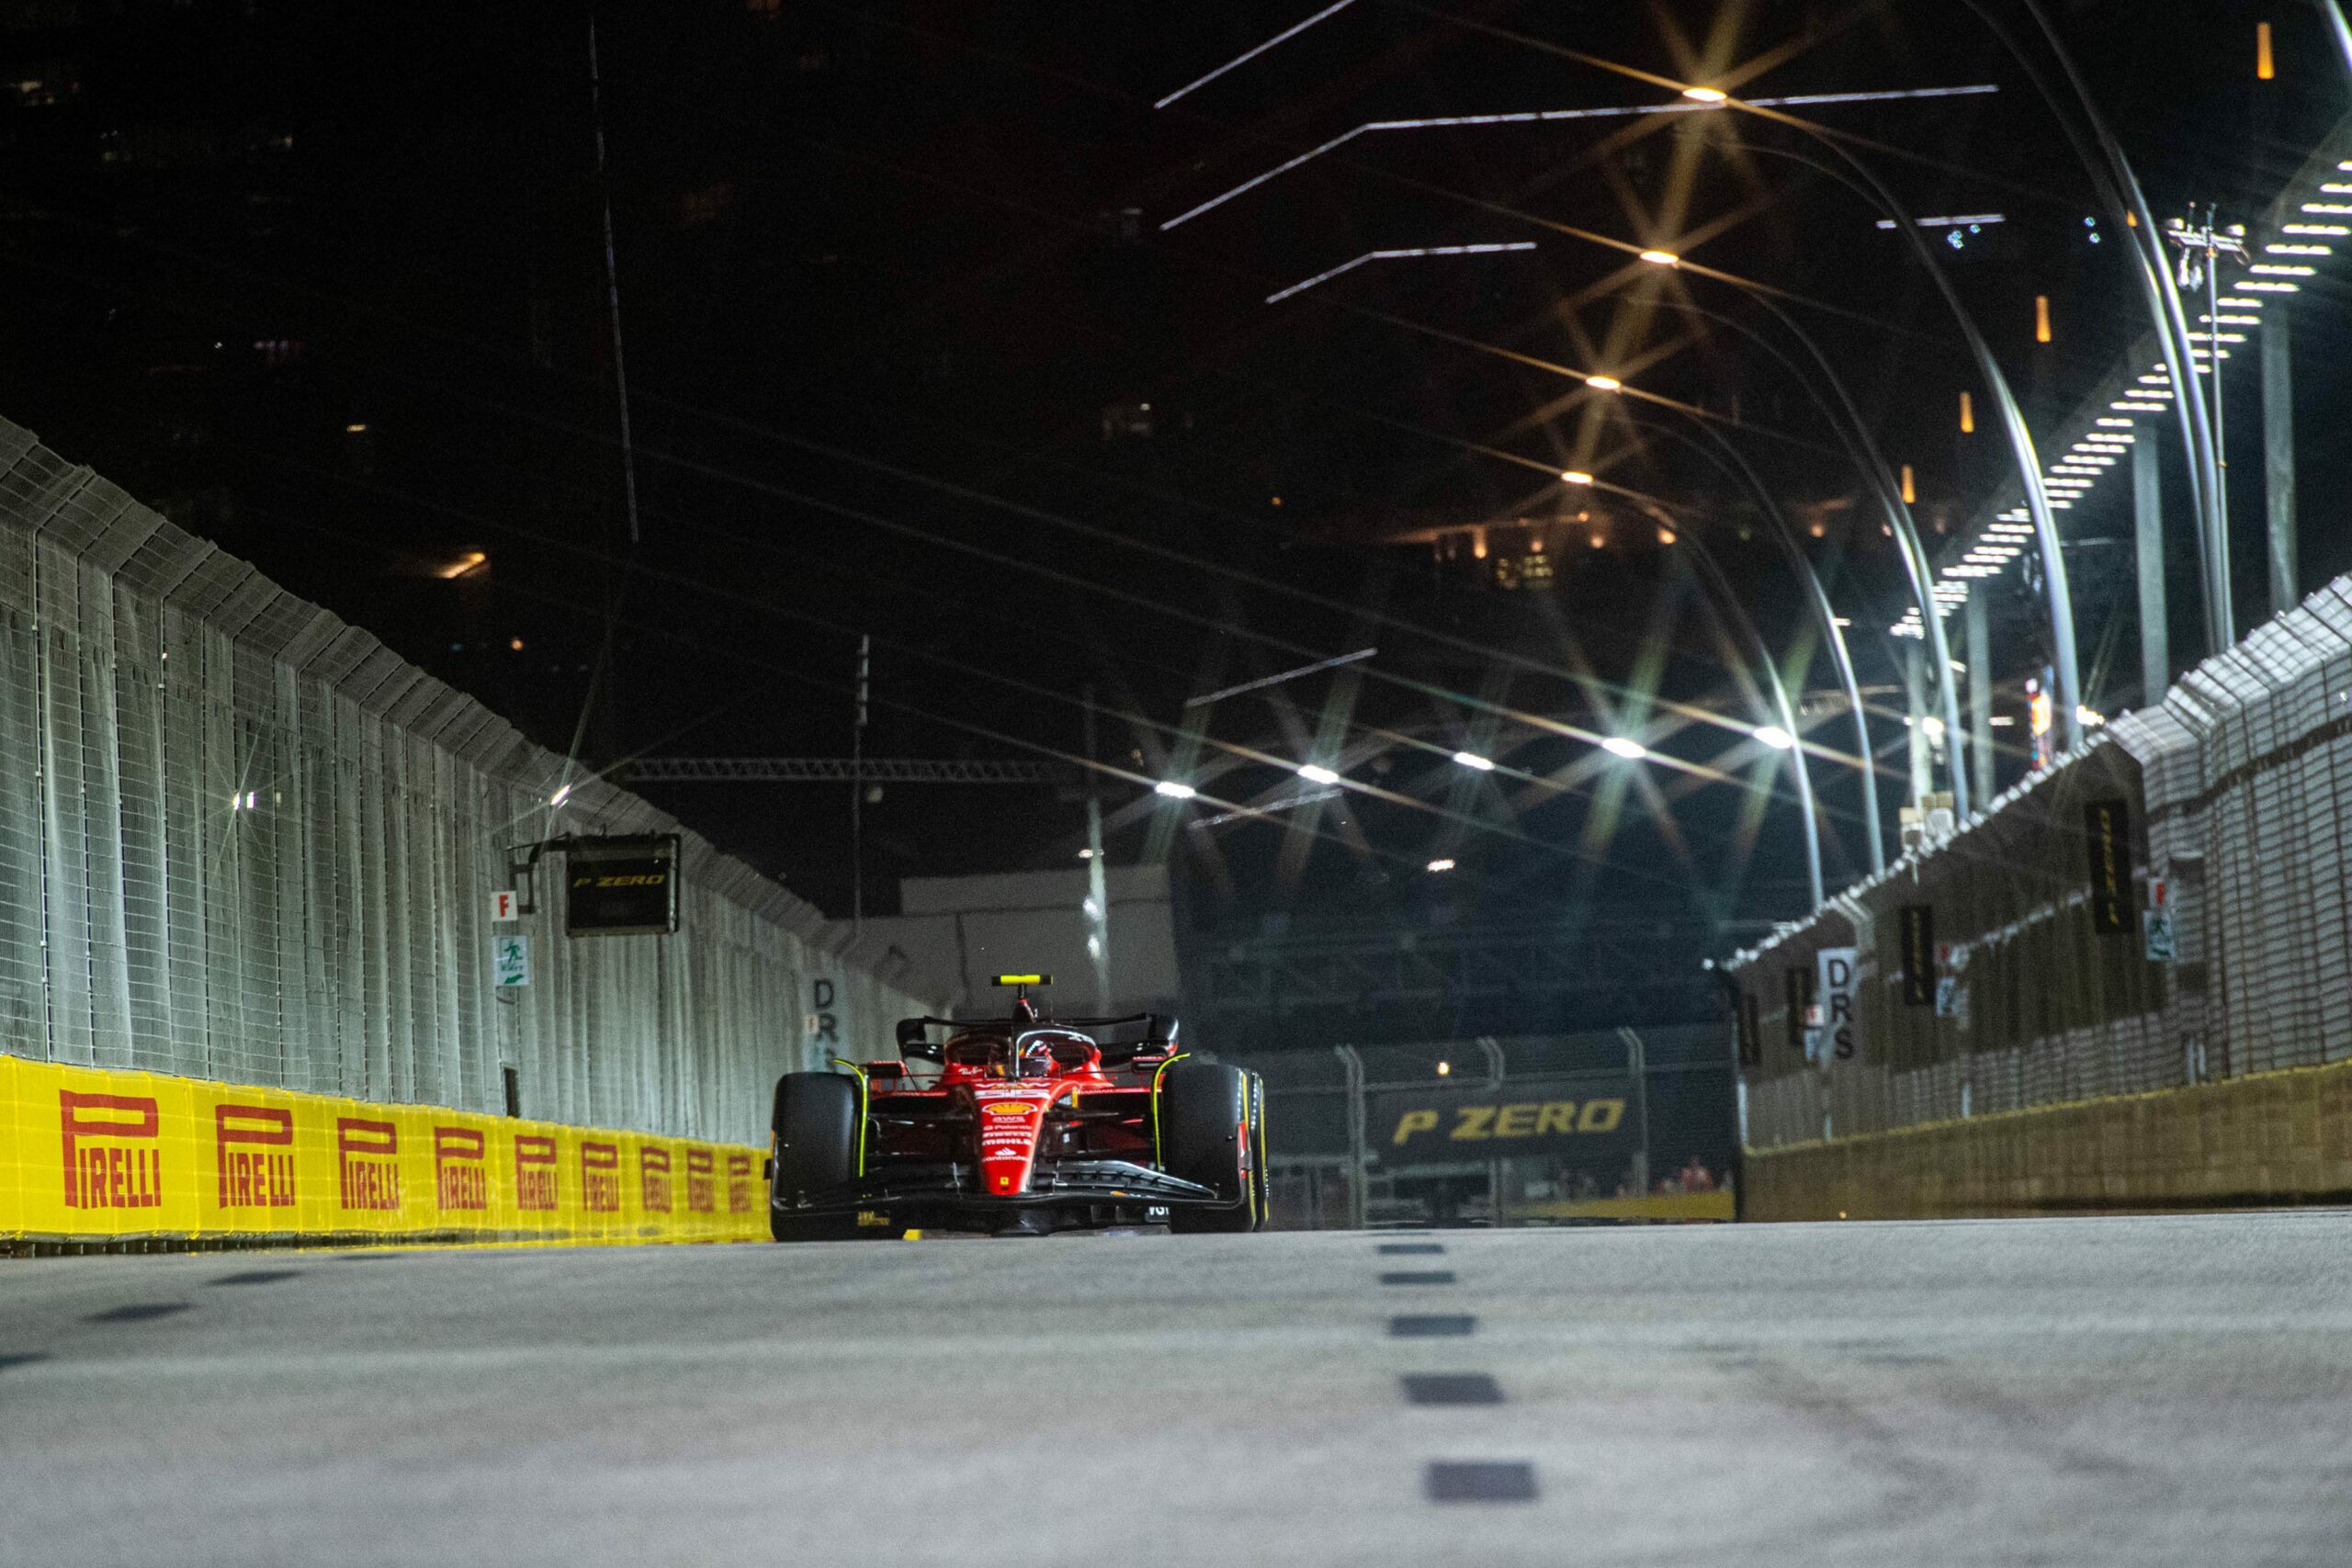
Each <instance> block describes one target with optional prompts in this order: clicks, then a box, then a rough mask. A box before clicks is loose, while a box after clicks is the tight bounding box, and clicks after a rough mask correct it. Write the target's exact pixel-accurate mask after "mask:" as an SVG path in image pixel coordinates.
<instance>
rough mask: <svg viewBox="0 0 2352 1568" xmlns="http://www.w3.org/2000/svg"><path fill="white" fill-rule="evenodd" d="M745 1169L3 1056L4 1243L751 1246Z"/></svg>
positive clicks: (0, 1220)
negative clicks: (235, 1239)
mask: <svg viewBox="0 0 2352 1568" xmlns="http://www.w3.org/2000/svg"><path fill="white" fill-rule="evenodd" d="M759 1160H760V1156H759V1151H758V1150H755V1149H750V1148H745V1147H743V1146H742V1145H729V1144H716V1143H710V1142H707V1141H705V1140H701V1139H690V1138H656V1137H651V1136H648V1135H646V1134H638V1133H616V1132H605V1131H599V1130H597V1129H594V1128H587V1127H566V1126H559V1125H555V1124H553V1123H549V1122H524V1121H520V1120H516V1119H514V1118H508V1117H498V1116H484V1115H480V1114H477V1113H475V1112H471V1111H448V1110H444V1109H441V1108H439V1107H436V1106H429V1105H372V1104H369V1103H368V1102H366V1101H364V1100H340V1099H332V1098H329V1097H327V1096H324V1095H312V1094H293V1093H288V1092H287V1091H285V1090H282V1089H254V1088H251V1087H248V1086H239V1085H231V1084H220V1083H209V1082H206V1081H203V1080H201V1079H196V1078H178V1077H163V1076H161V1075H159V1074H154V1073H128V1072H108V1071H103V1070H100V1069H96V1068H91V1067H69V1066H58V1065H56V1064H53V1063H48V1062H28V1061H23V1060H20V1059H18V1058H16V1057H13V1056H0V1238H28V1239H35V1240H63V1241H105V1240H113V1239H116V1238H129V1237H159V1238H186V1239H196V1238H199V1237H210V1236H222V1235H252V1236H257V1237H258V1236H269V1237H273V1238H279V1239H293V1240H313V1239H314V1240H318V1241H322V1242H332V1241H340V1240H365V1241H368V1242H370V1243H374V1242H379V1241H394V1240H399V1239H401V1238H403V1237H406V1238H410V1239H413V1240H418V1241H561V1242H659V1241H753V1240H763V1239H765V1237H766V1235H767V1222H766V1219H765V1217H764V1215H763V1210H764V1209H765V1208H766V1206H767V1205H766V1202H765V1191H764V1187H763V1183H762V1182H761V1181H760V1180H759V1179H758V1175H757V1173H758V1171H759ZM721 1169H724V1170H725V1171H726V1172H727V1176H728V1187H727V1191H726V1194H725V1196H726V1199H727V1201H726V1202H724V1203H721V1202H720V1201H718V1196H719V1194H718V1190H717V1187H716V1185H715V1176H716V1173H717V1172H718V1171H719V1170H721ZM625 1170H630V1171H636V1172H638V1173H639V1176H640V1178H641V1179H637V1180H623V1179H622V1174H623V1172H624V1171H625ZM673 1171H683V1172H684V1176H685V1181H684V1190H683V1192H682V1193H680V1192H677V1191H676V1190H673V1186H672V1178H671V1173H672V1172H673ZM681 1197H682V1198H683V1200H684V1201H678V1200H679V1198H681Z"/></svg>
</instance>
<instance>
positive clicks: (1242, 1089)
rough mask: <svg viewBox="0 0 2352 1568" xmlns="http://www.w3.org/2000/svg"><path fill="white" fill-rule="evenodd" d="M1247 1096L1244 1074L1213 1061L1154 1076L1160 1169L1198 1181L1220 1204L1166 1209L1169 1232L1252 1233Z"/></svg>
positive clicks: (1253, 1213) (1253, 1182)
mask: <svg viewBox="0 0 2352 1568" xmlns="http://www.w3.org/2000/svg"><path fill="white" fill-rule="evenodd" d="M1250 1099H1251V1096H1250V1078H1249V1075H1248V1074H1246V1073H1244V1072H1243V1071H1242V1070H1241V1069H1240V1068H1238V1067H1228V1066H1222V1065H1220V1064H1218V1063H1214V1062H1179V1063H1177V1064H1176V1065H1175V1066H1171V1067H1170V1068H1169V1069H1168V1071H1167V1073H1166V1075H1165V1076H1164V1077H1162V1078H1161V1079H1160V1084H1159V1164H1160V1168H1162V1169H1164V1170H1166V1171H1167V1172H1168V1174H1169V1175H1170V1176H1179V1177H1182V1178H1183V1179H1185V1180H1187V1181H1197V1182H1199V1183H1200V1184H1201V1185H1202V1186H1204V1187H1206V1188H1208V1189H1209V1190H1212V1191H1214V1192H1215V1193H1216V1195H1217V1197H1218V1198H1219V1199H1220V1200H1222V1202H1221V1204H1220V1205H1219V1206H1218V1207H1216V1208H1191V1207H1187V1206H1185V1205H1182V1204H1175V1205H1171V1206H1170V1209H1169V1211H1168V1228H1169V1229H1170V1230H1171V1231H1174V1232H1176V1233H1178V1234H1179V1235H1187V1234H1194V1233H1204V1232H1205V1233H1219V1234H1232V1233H1236V1232H1241V1231H1251V1230H1255V1229H1257V1228H1258V1213H1259V1210H1258V1202H1257V1192H1256V1190H1255V1188H1256V1175H1255V1171H1254V1168H1255V1167H1256V1165H1257V1161H1256V1159H1255V1158H1254V1157H1253V1151H1252V1149H1251V1147H1250V1143H1251V1137H1250Z"/></svg>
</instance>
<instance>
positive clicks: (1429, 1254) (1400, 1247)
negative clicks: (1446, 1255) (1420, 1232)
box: [1379, 1241, 1445, 1258]
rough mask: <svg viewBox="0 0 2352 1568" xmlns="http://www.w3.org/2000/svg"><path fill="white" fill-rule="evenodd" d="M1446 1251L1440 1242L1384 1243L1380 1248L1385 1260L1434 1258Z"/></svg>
mask: <svg viewBox="0 0 2352 1568" xmlns="http://www.w3.org/2000/svg"><path fill="white" fill-rule="evenodd" d="M1444 1250H1445V1244H1444V1243H1443V1242H1438V1241H1384V1242H1382V1243H1381V1244H1380V1247H1379V1252H1380V1256H1381V1257H1383V1258H1434V1257H1436V1256H1438V1255H1439V1254H1440V1253H1442V1252H1443V1251H1444Z"/></svg>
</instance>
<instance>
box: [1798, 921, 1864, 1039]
mask: <svg viewBox="0 0 2352 1568" xmlns="http://www.w3.org/2000/svg"><path fill="white" fill-rule="evenodd" d="M1861 994H1862V984H1861V965H1860V962H1859V954H1858V953H1857V951H1856V950H1855V949H1853V948H1850V947H1825V948H1823V949H1822V950H1821V951H1820V952H1818V953H1815V954H1814V998H1815V1000H1814V1008H1815V1011H1816V1012H1817V1014H1818V1017H1819V1022H1818V1023H1816V1024H1815V1026H1814V1027H1812V1028H1811V1029H1808V1030H1807V1031H1806V1032H1805V1053H1804V1055H1805V1060H1806V1061H1808V1062H1815V1063H1819V1064H1821V1065H1822V1066H1827V1065H1828V1064H1829V1063H1831V1062H1858V1061H1860V1060H1861V1056H1862V1022H1861V1019H1860V1016H1859V1015H1858V1013H1857V1012H1856V1006H1857V1004H1858V1003H1859V1002H1860V999H1861Z"/></svg>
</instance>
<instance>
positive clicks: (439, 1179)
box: [433, 1127, 490, 1213]
mask: <svg viewBox="0 0 2352 1568" xmlns="http://www.w3.org/2000/svg"><path fill="white" fill-rule="evenodd" d="M433 1189H434V1201H435V1202H436V1203H438V1204H439V1205H440V1208H441V1211H442V1213H468V1212H473V1213H480V1212H481V1211H482V1210H485V1209H487V1208H489V1207H490V1137H489V1134H485V1133H483V1132H481V1131H480V1130H479V1129H477V1128H473V1127H435V1128H434V1129H433Z"/></svg>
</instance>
